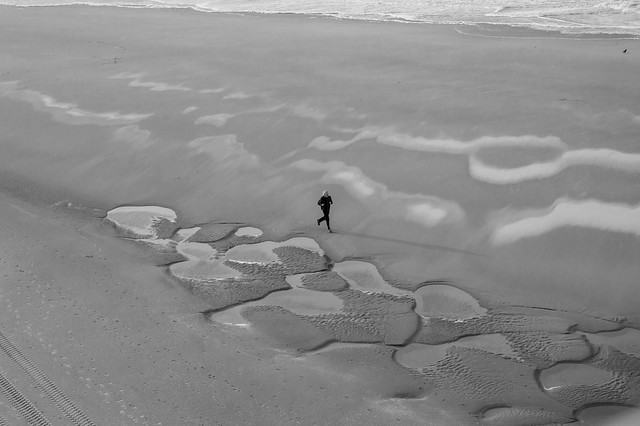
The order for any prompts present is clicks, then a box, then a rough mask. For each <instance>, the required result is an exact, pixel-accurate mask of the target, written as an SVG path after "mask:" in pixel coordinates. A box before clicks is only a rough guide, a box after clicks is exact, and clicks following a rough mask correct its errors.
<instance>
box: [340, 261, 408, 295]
mask: <svg viewBox="0 0 640 426" xmlns="http://www.w3.org/2000/svg"><path fill="white" fill-rule="evenodd" d="M333 271H334V272H336V273H338V275H340V276H341V277H342V278H343V279H344V280H346V281H347V282H348V283H349V286H350V287H351V288H352V289H355V290H361V291H365V292H373V293H386V294H391V295H394V296H410V297H413V293H412V292H410V291H406V290H401V289H398V288H395V287H393V286H391V285H389V284H388V283H387V282H386V281H385V280H384V278H382V275H380V272H378V268H376V266H375V265H373V264H371V263H368V262H362V261H359V260H348V261H345V262H340V263H336V264H334V265H333Z"/></svg>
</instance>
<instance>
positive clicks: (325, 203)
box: [318, 191, 333, 232]
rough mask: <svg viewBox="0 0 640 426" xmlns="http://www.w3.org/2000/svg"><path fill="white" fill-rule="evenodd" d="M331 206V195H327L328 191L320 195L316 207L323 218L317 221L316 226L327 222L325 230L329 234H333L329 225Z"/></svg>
mask: <svg viewBox="0 0 640 426" xmlns="http://www.w3.org/2000/svg"><path fill="white" fill-rule="evenodd" d="M331 204H333V200H332V199H331V195H329V192H328V191H324V192H323V193H322V197H320V199H319V200H318V205H319V206H320V208H321V209H322V214H323V216H322V217H321V218H320V219H318V226H320V224H321V223H322V221H325V220H326V221H327V229H328V230H329V232H333V231H332V230H331V225H330V224H329V210H331Z"/></svg>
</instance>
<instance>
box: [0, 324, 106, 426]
mask: <svg viewBox="0 0 640 426" xmlns="http://www.w3.org/2000/svg"><path fill="white" fill-rule="evenodd" d="M0 349H2V350H3V351H4V353H5V354H7V356H8V357H9V358H11V360H12V361H13V362H15V363H16V364H17V365H18V366H19V367H20V368H21V369H22V370H23V371H24V372H25V373H26V374H27V376H29V378H31V380H33V381H34V382H35V384H36V387H38V388H39V389H41V390H42V391H43V392H44V394H45V395H47V397H48V398H49V399H50V400H51V401H52V402H53V403H54V404H55V406H56V407H58V408H59V409H60V411H62V412H63V413H64V414H65V416H67V418H68V419H69V420H71V421H72V422H73V423H72V424H74V425H76V426H95V423H93V422H92V421H91V420H90V419H89V418H88V417H87V416H86V415H85V414H84V413H83V412H82V411H80V410H79V409H78V408H77V407H76V406H75V405H74V404H73V402H71V400H69V398H67V396H66V395H65V394H64V393H62V391H60V389H59V388H58V387H57V386H56V385H55V384H54V383H53V382H52V381H51V380H50V379H49V378H48V377H47V376H46V375H45V374H44V373H43V372H42V371H40V369H39V368H38V367H36V366H35V365H33V363H32V362H31V361H30V360H29V359H28V358H27V357H26V356H24V355H23V354H22V353H21V352H20V351H19V350H18V348H16V347H15V346H14V345H13V343H11V342H10V341H9V339H7V337H6V336H5V335H4V334H3V333H2V332H1V331H0ZM3 379H4V377H3ZM4 381H5V382H6V383H8V384H9V385H10V386H11V383H9V382H8V381H6V379H4ZM11 387H13V386H11ZM3 392H4V390H3ZM5 396H6V395H5ZM7 399H8V398H7ZM22 399H25V400H26V398H24V397H22ZM11 401H12V403H13V400H11ZM27 402H28V400H27ZM14 405H15V404H14ZM34 409H35V408H34ZM43 421H44V422H45V423H32V424H35V425H48V424H49V422H48V421H47V420H46V419H44V418H43Z"/></svg>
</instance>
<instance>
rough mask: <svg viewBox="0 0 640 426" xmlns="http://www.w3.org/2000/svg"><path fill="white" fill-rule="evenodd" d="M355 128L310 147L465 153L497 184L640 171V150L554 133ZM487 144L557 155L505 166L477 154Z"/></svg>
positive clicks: (473, 170)
mask: <svg viewBox="0 0 640 426" xmlns="http://www.w3.org/2000/svg"><path fill="white" fill-rule="evenodd" d="M356 132H357V133H356V134H355V135H354V136H353V137H352V138H351V139H346V140H331V139H329V138H328V137H326V136H320V137H318V138H315V139H314V140H312V141H311V143H309V148H315V149H318V150H322V151H336V150H340V149H344V148H346V147H348V146H349V145H351V144H354V143H356V142H359V141H362V140H365V139H371V140H375V141H376V142H378V143H380V144H382V145H387V146H392V147H395V148H400V149H405V150H409V151H417V152H432V153H439V154H449V155H466V156H467V158H468V164H469V174H470V176H471V177H472V178H474V179H476V180H478V181H481V182H486V183H492V184H496V185H506V184H513V183H520V182H525V181H528V180H535V179H544V178H549V177H552V176H554V175H556V174H558V173H560V172H562V171H563V170H565V169H566V168H568V167H572V166H595V167H601V168H606V169H613V170H619V171H623V172H628V173H638V172H640V154H637V153H626V152H620V151H616V150H613V149H609V148H586V149H578V150H569V149H568V146H567V144H566V143H564V142H563V141H562V140H561V139H560V138H558V137H555V136H544V137H540V136H534V135H521V136H483V137H480V138H477V139H474V140H470V141H458V140H455V139H439V138H436V139H429V138H424V137H421V136H412V135H408V134H405V133H401V132H398V131H396V130H395V129H393V128H391V127H364V128H362V129H360V130H358V131H356ZM488 148H501V149H502V150H503V151H505V152H507V151H506V150H508V149H519V148H534V149H540V148H547V149H555V150H557V151H558V156H557V157H556V158H555V159H554V160H553V161H547V162H536V163H532V164H528V165H526V166H521V167H512V168H503V167H496V166H492V165H489V164H486V163H485V162H483V161H482V160H480V159H479V158H478V154H479V153H480V152H481V151H482V150H483V149H488Z"/></svg>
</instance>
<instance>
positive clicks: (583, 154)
mask: <svg viewBox="0 0 640 426" xmlns="http://www.w3.org/2000/svg"><path fill="white" fill-rule="evenodd" d="M571 166H597V167H602V168H607V169H614V170H619V171H623V172H633V173H638V172H640V154H635V153H625V152H620V151H615V150H612V149H607V148H601V149H581V150H574V151H567V152H565V153H563V154H562V155H560V156H559V157H558V158H557V159H555V160H554V161H550V162H546V163H534V164H529V165H527V166H523V167H515V168H509V169H504V168H498V167H492V166H489V165H487V164H484V163H483V162H482V161H480V160H478V159H477V158H475V157H471V158H469V173H470V174H471V176H472V177H473V178H474V179H476V180H479V181H483V182H487V183H493V184H500V185H504V184H511V183H519V182H524V181H528V180H533V179H543V178H548V177H551V176H554V175H556V174H558V173H560V172H561V171H563V170H564V169H566V168H568V167H571Z"/></svg>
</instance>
